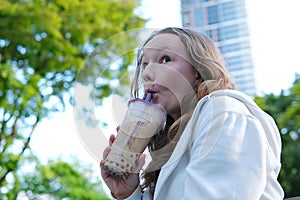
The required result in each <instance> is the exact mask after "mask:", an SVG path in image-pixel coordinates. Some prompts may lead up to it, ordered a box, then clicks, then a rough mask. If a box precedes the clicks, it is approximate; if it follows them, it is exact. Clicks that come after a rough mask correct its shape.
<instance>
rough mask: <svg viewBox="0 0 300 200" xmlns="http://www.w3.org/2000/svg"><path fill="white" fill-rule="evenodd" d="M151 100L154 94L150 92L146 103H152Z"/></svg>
mask: <svg viewBox="0 0 300 200" xmlns="http://www.w3.org/2000/svg"><path fill="white" fill-rule="evenodd" d="M151 98H152V93H151V92H149V93H148V94H147V97H146V101H148V102H150V101H151Z"/></svg>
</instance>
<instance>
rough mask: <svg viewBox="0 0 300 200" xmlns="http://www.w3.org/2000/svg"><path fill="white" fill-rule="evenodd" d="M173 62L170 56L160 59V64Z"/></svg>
mask: <svg viewBox="0 0 300 200" xmlns="http://www.w3.org/2000/svg"><path fill="white" fill-rule="evenodd" d="M170 61H171V58H170V57H169V56H163V57H161V59H160V63H168V62H170Z"/></svg>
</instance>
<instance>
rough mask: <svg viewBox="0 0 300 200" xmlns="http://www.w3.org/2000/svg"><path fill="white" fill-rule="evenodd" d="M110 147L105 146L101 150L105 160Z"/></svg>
mask: <svg viewBox="0 0 300 200" xmlns="http://www.w3.org/2000/svg"><path fill="white" fill-rule="evenodd" d="M110 150H111V148H110V147H106V148H105V149H104V151H103V160H105V159H106V158H107V155H108V153H109V152H110Z"/></svg>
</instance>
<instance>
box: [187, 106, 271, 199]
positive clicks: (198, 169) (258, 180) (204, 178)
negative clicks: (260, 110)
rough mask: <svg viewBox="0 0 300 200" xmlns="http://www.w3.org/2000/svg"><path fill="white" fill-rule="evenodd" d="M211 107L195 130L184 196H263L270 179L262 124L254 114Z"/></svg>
mask: <svg viewBox="0 0 300 200" xmlns="http://www.w3.org/2000/svg"><path fill="white" fill-rule="evenodd" d="M210 106H213V105H209V106H208V108H209V107H210ZM210 109H212V110H214V111H211V110H210V111H208V112H205V113H206V115H208V116H205V120H203V119H204V118H203V116H202V118H201V115H200V118H201V119H202V120H200V119H199V120H198V122H197V125H196V126H195V129H194V131H195V135H196V136H195V138H194V139H195V140H194V143H193V145H192V147H191V149H190V162H189V164H188V166H187V168H186V177H185V184H184V185H185V188H184V195H183V199H185V200H186V199H195V197H197V198H198V199H224V200H225V199H226V200H227V199H243V200H253V199H260V196H261V195H262V193H263V191H264V188H265V186H266V178H267V170H266V163H267V162H266V160H267V158H266V157H267V155H266V154H267V153H266V151H267V148H266V139H265V133H264V130H263V128H262V126H261V124H260V123H259V121H258V120H257V119H256V118H254V117H253V116H251V114H250V113H249V114H247V113H243V112H235V111H230V110H229V111H228V110H222V109H219V110H218V109H216V108H215V107H214V108H213V107H210Z"/></svg>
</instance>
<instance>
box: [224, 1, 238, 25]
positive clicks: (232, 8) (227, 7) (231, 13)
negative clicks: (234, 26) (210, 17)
mask: <svg viewBox="0 0 300 200" xmlns="http://www.w3.org/2000/svg"><path fill="white" fill-rule="evenodd" d="M236 8H237V5H235V1H229V2H226V3H223V4H221V5H220V9H221V13H222V15H221V18H222V21H229V20H233V19H236V18H237V16H238V15H237V10H236Z"/></svg>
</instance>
